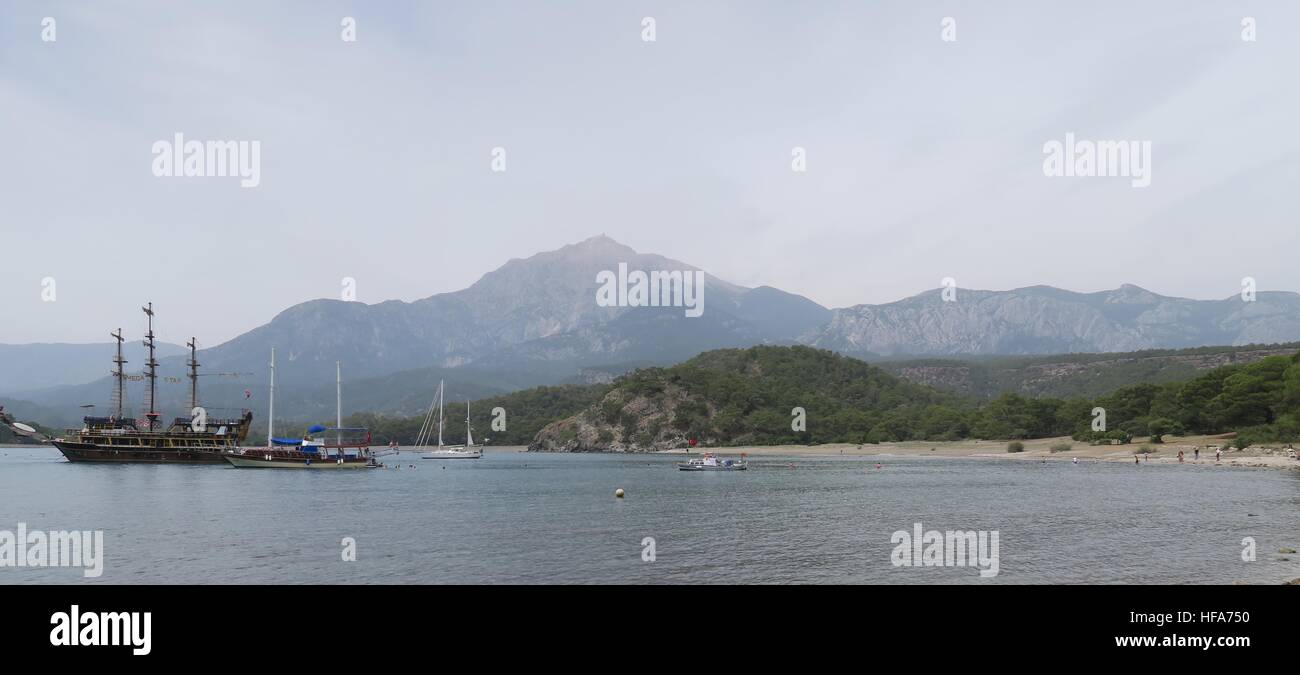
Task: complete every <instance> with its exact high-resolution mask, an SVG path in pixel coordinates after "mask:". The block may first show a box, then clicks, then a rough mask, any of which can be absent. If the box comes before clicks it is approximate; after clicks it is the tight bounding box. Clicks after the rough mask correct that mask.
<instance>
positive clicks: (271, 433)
mask: <svg viewBox="0 0 1300 675" xmlns="http://www.w3.org/2000/svg"><path fill="white" fill-rule="evenodd" d="M334 369H335V378H336V383H337V384H336V386H337V390H336V394H335V403H336V405H337V410H336V413H337V415H338V418H337V419H338V426H337V427H333V428H330V427H326V426H322V425H319V424H316V425H312V426H311V427H309V428H308V429H307V434H306V435H305V436H303V437H302V438H277V437H276V436H275V348H274V347H272V348H271V395H270V397H269V400H270V403H269V405H270V410H269V411H268V414H267V416H266V419H267V424H266V447H265V448H239V449H237V450H227V451H226V452H225V453H224V454H222V455H221V458H222V459H224V460H226V461H227V462H229V463H230V464H232V465H234V466H235V467H237V468H241V469H373V468H377V467H379V466H381V465H380V464H379V463H378V462H377V461H376V460H375V454H374V453H373V452H371V450H370V430H369V429H366V428H363V427H344V426H343V366H342V364H340V363H335V364H334Z"/></svg>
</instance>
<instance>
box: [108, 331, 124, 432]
mask: <svg viewBox="0 0 1300 675" xmlns="http://www.w3.org/2000/svg"><path fill="white" fill-rule="evenodd" d="M109 335H111V336H113V339H115V340H117V358H115V359H113V363H116V364H117V370H114V371H113V377H116V378H117V398H116V401H114V402H115V403H117V417H116V418H115V419H118V420H120V419H122V402H123V400H124V399H125V395H126V371H124V370H123V369H122V367H123V366H124V365H126V359H124V358H122V340H123V338H122V329H121V328H119V329H117V332H116V333H109Z"/></svg>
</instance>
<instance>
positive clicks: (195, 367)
mask: <svg viewBox="0 0 1300 675" xmlns="http://www.w3.org/2000/svg"><path fill="white" fill-rule="evenodd" d="M185 345H186V346H187V347H189V348H190V361H189V363H188V364H187V365H189V367H190V411H191V412H190V414H194V413H193V410H194V409H195V408H197V407H199V362H198V360H197V359H195V356H196V354H195V350H197V349H198V339H197V338H193V337H191V338H190V341H189V342H186V343H185Z"/></svg>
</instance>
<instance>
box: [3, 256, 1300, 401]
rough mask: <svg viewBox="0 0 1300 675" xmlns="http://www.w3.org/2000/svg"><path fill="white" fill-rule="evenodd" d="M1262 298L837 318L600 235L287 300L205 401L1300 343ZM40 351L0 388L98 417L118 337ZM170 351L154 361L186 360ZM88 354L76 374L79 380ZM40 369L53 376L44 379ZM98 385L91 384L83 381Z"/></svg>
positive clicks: (1060, 303)
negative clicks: (631, 298) (753, 360)
mask: <svg viewBox="0 0 1300 675" xmlns="http://www.w3.org/2000/svg"><path fill="white" fill-rule="evenodd" d="M620 264H625V265H626V266H627V268H628V269H629V270H641V271H678V272H684V273H685V272H691V273H694V272H700V273H701V274H703V279H704V293H703V300H704V301H703V305H702V307H703V311H702V313H701V315H700V316H698V317H690V316H686V311H685V310H684V308H683V307H627V306H602V305H601V304H599V303H598V302H597V293H598V291H599V290H600V289H601V287H602V283H601V282H598V280H597V275H598V274H600V273H602V272H614V271H616V270H618V269H619V266H620ZM1257 298H1258V299H1257V301H1255V302H1249V303H1247V302H1243V301H1242V300H1241V299H1240V298H1238V297H1233V298H1229V299H1226V300H1189V299H1184V298H1173V297H1167V296H1161V295H1158V294H1155V293H1152V292H1150V291H1147V290H1144V289H1141V288H1138V287H1136V286H1131V285H1125V286H1121V287H1120V288H1118V289H1115V290H1112V291H1103V292H1098V293H1074V292H1071V291H1065V290H1060V289H1056V288H1052V287H1048V286H1033V287H1028V288H1020V289H1015V290H1010V291H976V290H965V289H959V290H957V297H956V301H955V302H943V299H942V296H941V293H940V291H937V290H935V291H928V292H925V293H921V294H919V295H916V296H913V297H910V298H907V299H904V300H900V301H897V302H893V303H888V304H883V305H857V306H854V307H848V308H843V309H836V310H830V309H827V308H825V307H822V306H821V305H818V304H817V303H815V302H813V301H811V300H809V299H807V298H804V297H802V296H799V295H795V294H792V293H787V292H785V291H781V290H779V289H776V288H772V287H770V286H760V287H757V288H747V287H743V286H738V285H735V284H731V283H728V282H726V281H723V280H721V279H718V278H717V277H714V276H712V275H709V274H707V273H705V272H703V270H699V269H698V268H697V267H695V266H693V265H690V264H688V263H684V262H680V261H676V260H673V259H670V258H666V257H664V256H660V255H655V254H647V253H638V252H637V251H635V250H633V249H631V248H629V247H627V246H624V245H622V244H620V243H618V242H616V241H614V240H613V239H610V238H609V237H606V236H603V235H602V236H597V237H592V238H590V239H586V240H584V241H581V242H578V243H576V244H571V245H568V246H564V247H562V248H559V249H557V250H554V251H548V252H544V253H538V254H536V255H533V256H531V257H528V258H525V259H514V260H510V261H508V262H506V263H505V264H504V265H502V266H501V267H500V268H498V269H496V270H493V271H491V272H489V273H487V274H485V275H483V277H482V278H480V279H479V280H478V281H476V282H475V283H474V284H473V285H471V286H469V287H468V288H465V289H463V290H459V291H455V292H450V293H440V294H437V295H432V296H429V297H427V298H424V299H421V300H416V301H414V302H402V301H395V300H394V301H387V302H381V303H378V304H373V305H366V304H362V303H359V302H342V301H339V300H311V301H308V302H304V303H300V304H298V305H295V306H293V307H290V308H288V309H286V310H284V311H283V312H280V313H279V314H278V315H276V316H275V317H274V318H272V319H271V320H270V321H269V322H268V323H266V324H264V325H262V326H259V327H258V328H255V329H253V330H251V331H249V332H247V333H245V334H243V335H240V336H238V337H236V338H234V339H232V340H230V341H228V342H226V343H223V344H221V345H217V346H215V347H212V348H209V349H205V350H203V351H201V352H199V361H200V363H201V364H202V373H203V374H204V376H203V379H202V380H201V381H200V401H201V403H202V404H203V405H204V406H205V407H207V408H208V409H209V411H210V412H211V413H214V414H226V413H227V412H229V413H237V412H238V410H239V409H241V408H244V407H251V408H253V409H254V410H255V411H261V410H265V408H266V401H265V398H266V393H267V385H266V382H267V363H268V360H269V356H270V351H271V348H272V347H275V348H276V349H277V360H276V365H277V369H276V374H277V401H276V412H277V417H279V416H280V415H283V416H284V417H285V419H289V420H305V419H309V418H310V419H319V417H320V416H321V415H325V414H327V413H328V412H329V411H331V410H332V409H333V399H334V397H333V381H334V364H335V362H338V361H341V362H342V363H343V376H344V384H345V397H344V405H345V410H347V411H351V410H370V411H374V412H383V413H389V414H409V413H411V412H412V411H414V410H418V409H419V408H420V406H422V405H424V403H423V402H424V401H425V400H426V399H429V398H431V397H432V394H433V389H434V388H435V387H436V381H437V380H438V379H446V380H447V381H448V391H449V394H448V396H449V399H456V398H457V397H461V396H467V397H481V396H490V395H494V394H501V393H504V392H509V391H517V390H520V389H525V388H529V387H535V386H538V385H545V384H552V385H554V384H564V383H593V382H603V383H608V382H610V381H611V380H612V379H613V378H614V377H616V376H618V375H621V374H623V373H626V372H628V371H630V370H632V369H634V368H642V367H648V366H667V365H671V364H675V363H681V362H683V361H685V360H687V359H690V358H692V357H694V356H695V355H697V354H700V353H702V352H706V351H710V350H716V349H728V348H746V347H751V346H754V345H789V344H806V345H810V346H814V347H818V348H822V349H829V350H832V351H835V352H839V353H842V354H847V355H851V356H855V357H859V358H865V359H869V360H888V359H900V358H905V357H938V356H945V357H947V356H959V355H964V356H969V355H1041V354H1065V353H1077V352H1089V353H1112V352H1130V351H1137V350H1149V349H1178V348H1187V347H1199V346H1205V345H1244V344H1266V343H1279V342H1289V341H1300V295H1297V294H1295V293H1281V292H1260V293H1258V295H1257ZM137 344H138V343H134V342H133V343H130V344H129V345H128V347H129V348H130V350H131V351H129V352H128V358H129V359H130V360H131V364H129V365H128V369H129V370H132V371H133V372H137V373H138V372H139V365H140V363H141V361H142V360H143V359H142V358H141V357H140V356H139V353H138V347H137ZM36 347H41V346H37V345H23V346H21V348H23V349H25V350H26V351H23V352H18V351H11V352H8V353H6V352H4V351H0V377H3V379H0V391H5V392H8V394H9V395H10V396H12V397H13V398H15V399H21V400H24V401H27V402H30V403H31V404H34V405H37V406H43V407H45V408H50V409H55V410H60V411H66V414H67V415H75V414H77V413H79V412H80V410H79V409H78V408H77V406H79V405H83V404H95V405H97V406H100V407H99V408H97V409H98V410H101V411H102V410H105V409H106V408H105V407H103V406H105V405H106V403H107V401H108V399H109V393H110V392H111V391H112V382H111V380H110V378H108V377H107V376H106V375H107V371H108V369H109V368H110V367H111V363H110V361H109V359H110V358H111V355H112V345H111V344H109V345H80V346H75V347H78V348H84V350H85V355H84V356H79V357H77V358H76V359H74V358H72V357H68V358H66V359H60V358H56V357H54V356H48V357H44V358H36V357H34V356H30V355H31V354H36V353H37V352H36V351H35V348H36ZM46 347H49V346H46ZM168 348H169V349H170V350H171V351H164V354H167V353H171V354H176V353H177V352H179V351H180V348H178V347H175V346H173V345H169V346H168ZM0 349H3V347H0ZM83 361H84V365H79V366H77V368H80V370H75V369H72V367H71V366H72V364H74V363H81V362H83ZM160 361H161V366H160V368H159V374H160V376H161V378H162V379H160V380H159V393H158V398H159V407H160V409H161V412H163V413H164V416H168V417H169V416H172V415H178V414H180V413H181V412H182V411H183V410H184V409H185V408H187V407H188V386H187V383H186V381H185V379H184V376H185V367H184V363H185V357H184V356H183V355H173V356H167V357H164V358H160ZM64 362H66V363H64ZM65 366H66V369H65ZM61 369H63V370H61ZM46 371H48V372H50V373H53V374H52V375H50V376H49V377H48V379H47V378H45V376H44V375H43V373H44V372H46ZM96 374H101V377H100V379H93V378H94V377H95V375H96ZM951 375H952V373H951V372H949V373H944V374H941V375H937V376H939V377H942V378H950V377H951ZM924 377H926V375H924V373H922V378H924ZM1026 377H1031V376H1029V375H1027V376H1026ZM1011 379H1013V380H1014V379H1015V378H1014V377H1012V378H1011ZM1031 379H1032V377H1031ZM923 381H924V380H923ZM77 382H80V384H77ZM453 385H454V386H453ZM976 386H977V388H978V387H982V386H984V385H976ZM999 386H1000V385H999ZM129 398H130V401H131V403H132V406H131V409H133V410H134V409H138V408H139V407H140V405H141V403H142V401H143V395H142V394H141V392H140V386H139V383H132V386H131V391H130V395H129Z"/></svg>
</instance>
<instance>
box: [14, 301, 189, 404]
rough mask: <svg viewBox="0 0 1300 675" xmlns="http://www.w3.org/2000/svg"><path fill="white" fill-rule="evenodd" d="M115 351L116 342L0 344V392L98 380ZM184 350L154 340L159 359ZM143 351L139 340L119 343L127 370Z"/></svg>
mask: <svg viewBox="0 0 1300 675" xmlns="http://www.w3.org/2000/svg"><path fill="white" fill-rule="evenodd" d="M131 318H132V319H134V318H135V317H131ZM109 330H110V329H107V328H106V329H104V334H105V335H107V334H108V332H109ZM116 350H117V343H116V342H100V343H93V344H64V343H60V344H39V343H38V344H25V345H5V344H0V395H2V394H12V393H13V392H16V391H30V390H33V389H45V388H47V387H57V386H60V385H68V384H82V383H85V382H90V381H91V380H95V379H98V378H100V377H103V376H105V375H107V374H109V373H110V372H112V370H113V368H114V366H113V364H112V362H111V360H110V359H112V355H113V354H114V353H115V352H116ZM184 352H185V348H184V347H182V346H180V345H175V344H170V343H166V342H159V343H158V349H157V353H158V357H159V358H163V357H167V356H174V355H176V354H181V353H184ZM145 353H146V350H145V348H144V346H143V345H142V344H141V341H140V340H127V341H126V342H124V343H123V344H122V356H123V358H125V359H126V360H127V362H128V364H127V368H128V369H131V368H132V366H135V367H136V369H138V367H139V366H140V364H142V363H144V360H145V356H144V355H145Z"/></svg>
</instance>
